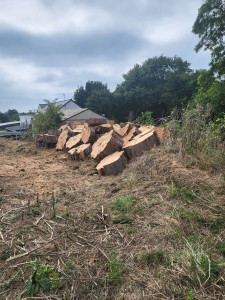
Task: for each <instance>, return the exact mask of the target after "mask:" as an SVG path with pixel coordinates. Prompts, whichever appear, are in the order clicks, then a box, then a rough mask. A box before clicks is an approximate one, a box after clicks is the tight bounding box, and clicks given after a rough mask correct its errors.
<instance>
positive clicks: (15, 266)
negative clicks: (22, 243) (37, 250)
mask: <svg viewBox="0 0 225 300" xmlns="http://www.w3.org/2000/svg"><path fill="white" fill-rule="evenodd" d="M33 262H35V260H32V261H25V262H23V263H20V264H17V265H13V266H10V268H17V267H19V266H22V265H26V264H30V263H33Z"/></svg>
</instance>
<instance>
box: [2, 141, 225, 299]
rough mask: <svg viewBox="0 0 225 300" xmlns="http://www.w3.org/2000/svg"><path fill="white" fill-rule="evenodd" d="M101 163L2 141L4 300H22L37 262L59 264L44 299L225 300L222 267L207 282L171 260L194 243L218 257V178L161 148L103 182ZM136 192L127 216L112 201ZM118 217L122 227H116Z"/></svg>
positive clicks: (221, 208)
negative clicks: (187, 245)
mask: <svg viewBox="0 0 225 300" xmlns="http://www.w3.org/2000/svg"><path fill="white" fill-rule="evenodd" d="M96 165H97V164H96V162H95V161H94V160H92V159H87V160H84V161H71V160H69V159H68V156H67V154H66V153H64V152H57V151H56V150H55V149H42V148H39V149H38V150H37V149H36V148H35V146H34V144H33V142H31V141H13V140H7V139H0V226H1V227H0V266H1V270H2V274H1V278H0V298H1V297H2V298H1V299H8V300H9V299H16V297H19V296H20V295H21V293H22V292H23V290H24V289H25V287H26V286H27V283H26V281H27V279H28V278H29V276H30V275H31V272H32V270H31V266H30V264H35V263H36V264H37V259H39V258H40V259H41V264H42V265H43V266H44V265H51V266H53V267H54V270H55V273H56V276H57V280H56V281H57V282H56V284H55V286H54V287H53V286H52V289H50V290H44V289H43V288H41V287H40V288H39V290H38V292H37V294H36V295H35V296H36V297H39V299H45V298H44V297H49V298H48V299H187V295H191V293H192V294H193V295H194V296H193V297H194V298H193V299H195V298H196V299H207V297H208V298H210V299H222V297H223V294H222V285H223V279H222V278H223V275H222V273H221V272H222V271H221V269H220V268H219V267H218V272H217V273H216V274H215V278H212V281H211V278H210V279H208V280H207V283H206V284H205V286H202V285H199V283H198V281H197V279H196V280H195V279H193V278H195V277H194V275H193V274H194V273H193V274H192V273H190V274H188V275H187V272H188V271H187V269H185V266H184V264H179V263H178V261H173V262H172V263H171V257H174V256H176V255H177V254H178V253H182V251H183V250H182V249H184V242H185V240H188V241H190V240H191V237H192V240H193V241H195V240H197V241H198V242H199V244H200V241H201V243H202V244H203V245H207V246H209V247H212V250H211V251H212V253H211V256H212V259H213V260H215V261H217V262H219V261H221V259H222V252H220V250H219V246H218V245H221V241H222V238H223V237H224V226H223V225H222V224H221V223H219V221H218V218H219V217H220V218H223V212H224V203H223V199H224V193H223V191H224V189H223V188H224V182H223V181H222V179H221V177H220V176H219V175H213V176H212V175H211V174H209V173H207V172H206V171H201V170H199V169H197V168H196V167H191V168H185V166H184V164H183V162H182V159H181V158H180V157H179V155H178V154H174V153H170V152H168V151H166V150H165V149H164V148H163V147H159V148H156V149H153V150H152V151H150V152H145V154H144V155H143V156H141V157H139V158H137V159H134V160H132V161H131V162H130V163H129V164H128V166H127V168H126V169H125V170H124V171H123V173H121V174H119V175H117V176H106V177H99V176H98V174H97V173H96V170H95V167H96ZM218 191H219V192H218ZM221 191H222V192H221ZM130 194H132V197H131V199H132V200H131V207H130V208H129V210H128V208H127V207H125V208H123V207H122V208H121V206H120V205H119V204H117V207H116V208H115V204H114V205H112V203H113V202H115V200H116V199H117V203H121V201H122V202H123V201H124V200H123V199H124V198H126V197H127V195H130ZM118 199H119V200H118ZM121 199H122V200H121ZM118 201H120V202H118ZM124 203H125V202H124ZM123 209H124V210H123ZM118 217H120V220H123V221H124V222H125V223H123V222H121V223H117V224H116V223H115V222H114V219H115V218H118ZM125 217H127V219H126V218H125ZM128 219H129V220H130V222H129V223H128V222H127V223H126V220H128ZM221 220H222V219H221ZM217 221H218V222H217ZM212 229H213V230H216V232H217V233H216V234H215V231H213V230H212ZM190 243H191V242H190ZM194 243H195V242H193V244H194ZM211 244H214V245H217V246H215V248H213V247H214V246H212V245H211ZM157 251H161V252H162V253H161V252H160V253H161V254H160V255H158V256H157V255H155V254H154V255H153V256H146V253H147V254H148V253H152V252H154V253H156V252H157ZM157 253H158V252H157ZM180 255H181V254H180ZM143 257H144V258H145V257H163V259H158V260H157V261H155V262H154V261H153V263H152V262H151V261H150V260H149V258H148V260H144V259H143ZM149 262H150V263H152V264H149ZM187 266H188V263H187ZM187 266H186V267H187ZM190 272H191V271H190ZM192 275H193V276H192ZM49 276H50V275H49ZM214 279H215V281H214ZM49 280H50V279H49ZM49 282H51V280H50V281H49ZM215 282H216V284H214V283H215ZM188 293H189V294H188ZM25 296H26V297H27V296H29V295H26V294H25V293H24V295H23V296H22V297H25ZM24 299H25V298H24ZM27 299H32V298H27ZM46 299H47V298H46ZM190 299H191V298H190Z"/></svg>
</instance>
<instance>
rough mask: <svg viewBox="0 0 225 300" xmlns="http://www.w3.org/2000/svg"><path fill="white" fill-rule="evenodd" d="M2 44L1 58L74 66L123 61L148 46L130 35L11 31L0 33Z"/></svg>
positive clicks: (117, 33)
mask: <svg viewBox="0 0 225 300" xmlns="http://www.w3.org/2000/svg"><path fill="white" fill-rule="evenodd" d="M0 41H1V48H0V54H1V55H6V56H11V57H17V58H26V59H28V60H34V61H37V62H38V63H40V64H44V65H45V66H46V64H47V65H51V64H55V65H56V66H57V65H59V64H63V65H65V64H71V63H72V61H71V59H79V60H82V59H93V58H95V59H97V60H98V59H100V58H101V59H103V60H104V59H106V58H108V59H110V60H121V59H123V58H124V57H125V56H127V55H128V54H129V53H132V52H134V51H136V50H137V49H138V48H140V47H143V46H144V44H145V43H146V42H145V41H144V40H143V39H141V38H140V37H138V36H136V35H133V34H132V33H129V32H111V33H108V34H103V33H102V34H98V33H96V34H91V35H90V36H89V35H85V36H77V35H75V34H72V33H68V34H66V35H65V34H54V35H51V36H41V35H38V36H37V35H32V34H29V33H25V32H22V31H18V30H15V29H12V28H7V29H5V30H4V31H3V30H1V31H0ZM60 58H61V59H62V61H60Z"/></svg>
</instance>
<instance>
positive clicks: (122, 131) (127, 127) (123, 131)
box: [118, 123, 132, 137]
mask: <svg viewBox="0 0 225 300" xmlns="http://www.w3.org/2000/svg"><path fill="white" fill-rule="evenodd" d="M131 129H132V125H131V124H130V123H127V124H126V125H125V126H124V127H122V128H121V129H120V130H119V131H118V133H119V134H120V135H121V136H122V137H124V136H125V135H127V134H128V132H129V131H130V130H131Z"/></svg>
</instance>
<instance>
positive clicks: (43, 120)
mask: <svg viewBox="0 0 225 300" xmlns="http://www.w3.org/2000/svg"><path fill="white" fill-rule="evenodd" d="M44 101H45V102H46V103H47V104H48V106H47V109H46V111H45V112H39V113H37V114H36V115H35V116H34V119H33V121H32V130H33V133H34V134H38V133H46V132H47V131H48V130H50V129H57V128H58V127H59V125H60V123H61V117H62V116H63V113H62V112H61V111H60V110H61V107H60V106H58V105H56V104H55V101H53V102H50V101H48V100H44Z"/></svg>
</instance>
